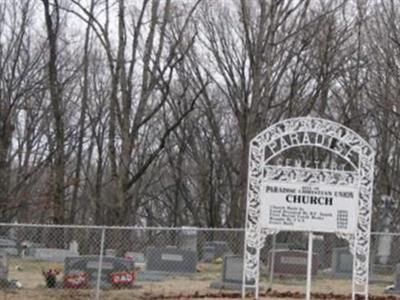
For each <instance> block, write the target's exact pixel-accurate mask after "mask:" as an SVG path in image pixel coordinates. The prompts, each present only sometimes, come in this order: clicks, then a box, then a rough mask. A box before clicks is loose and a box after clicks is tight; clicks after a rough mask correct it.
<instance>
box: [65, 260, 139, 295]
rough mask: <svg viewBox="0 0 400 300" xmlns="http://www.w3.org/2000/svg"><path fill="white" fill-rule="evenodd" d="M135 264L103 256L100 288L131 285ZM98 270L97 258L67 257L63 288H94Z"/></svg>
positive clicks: (130, 261)
mask: <svg viewBox="0 0 400 300" xmlns="http://www.w3.org/2000/svg"><path fill="white" fill-rule="evenodd" d="M134 267H135V263H134V261H132V260H127V259H123V258H117V257H110V256H104V257H103V261H102V268H101V275H100V287H101V288H110V287H113V286H115V285H116V284H117V285H118V284H121V283H123V282H125V283H127V282H126V281H127V280H128V281H129V283H127V284H132V285H133V280H134V273H133V272H134ZM98 270H99V256H81V257H67V258H66V259H65V264H64V273H65V278H64V287H66V288H80V287H84V286H87V287H95V286H96V281H97V276H98Z"/></svg>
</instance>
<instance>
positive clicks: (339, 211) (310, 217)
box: [260, 181, 358, 233]
mask: <svg viewBox="0 0 400 300" xmlns="http://www.w3.org/2000/svg"><path fill="white" fill-rule="evenodd" d="M357 191H358V190H357V187H355V186H340V185H328V184H318V185H317V184H315V185H313V184H309V183H298V182H294V183H290V182H277V181H264V182H263V183H262V186H261V193H260V204H261V207H260V208H261V216H260V220H261V226H262V227H265V228H269V229H279V230H296V231H320V232H342V233H354V232H355V231H356V229H357V212H358V192H357Z"/></svg>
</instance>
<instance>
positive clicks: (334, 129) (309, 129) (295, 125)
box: [251, 117, 375, 169]
mask: <svg viewBox="0 0 400 300" xmlns="http://www.w3.org/2000/svg"><path fill="white" fill-rule="evenodd" d="M302 146H315V147H319V148H323V149H325V150H328V151H331V152H333V153H335V154H336V155H338V156H340V157H342V158H343V159H344V160H346V161H347V162H348V163H350V164H351V165H352V166H353V168H355V169H357V168H359V167H360V159H361V157H364V158H370V157H374V155H375V152H374V150H373V149H372V147H371V146H370V145H369V144H368V143H367V142H366V141H365V140H364V139H363V138H362V137H361V136H360V135H359V134H357V133H356V132H354V131H353V130H351V129H350V128H347V127H345V126H343V125H341V124H339V123H336V122H333V121H329V120H324V119H320V118H311V117H304V118H292V119H286V120H283V121H280V122H278V123H276V124H274V125H272V126H271V127H268V128H267V129H265V130H264V131H262V132H261V133H260V134H258V135H257V136H256V137H255V138H253V139H252V141H251V147H255V148H264V150H265V153H264V160H265V161H266V162H267V161H269V160H270V159H272V158H273V157H275V156H277V155H278V154H280V153H282V152H284V151H286V150H288V149H290V148H294V147H302Z"/></svg>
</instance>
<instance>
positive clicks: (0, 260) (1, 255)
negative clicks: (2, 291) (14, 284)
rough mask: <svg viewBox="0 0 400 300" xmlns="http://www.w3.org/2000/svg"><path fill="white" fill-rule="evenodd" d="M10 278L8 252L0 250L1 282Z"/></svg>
mask: <svg viewBox="0 0 400 300" xmlns="http://www.w3.org/2000/svg"><path fill="white" fill-rule="evenodd" d="M7 280H8V254H7V252H6V251H0V282H4V281H7Z"/></svg>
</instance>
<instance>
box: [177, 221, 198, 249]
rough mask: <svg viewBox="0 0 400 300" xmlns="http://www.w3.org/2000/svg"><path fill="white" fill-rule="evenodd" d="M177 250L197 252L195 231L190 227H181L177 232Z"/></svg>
mask: <svg viewBox="0 0 400 300" xmlns="http://www.w3.org/2000/svg"><path fill="white" fill-rule="evenodd" d="M179 248H181V249H186V250H191V251H197V231H196V230H195V229H194V228H192V227H182V230H181V231H180V232H179Z"/></svg>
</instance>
